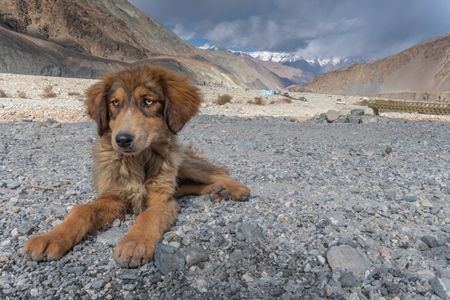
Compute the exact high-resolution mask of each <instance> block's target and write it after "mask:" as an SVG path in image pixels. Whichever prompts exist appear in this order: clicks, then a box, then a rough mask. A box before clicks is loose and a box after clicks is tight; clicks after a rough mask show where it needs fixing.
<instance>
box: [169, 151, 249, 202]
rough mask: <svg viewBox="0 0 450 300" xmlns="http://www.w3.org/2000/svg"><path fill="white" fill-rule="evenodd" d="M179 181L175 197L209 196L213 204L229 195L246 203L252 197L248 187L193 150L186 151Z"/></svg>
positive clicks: (179, 172)
mask: <svg viewBox="0 0 450 300" xmlns="http://www.w3.org/2000/svg"><path fill="white" fill-rule="evenodd" d="M178 179H179V180H180V182H181V184H180V186H179V187H178V190H177V191H176V192H175V197H181V196H184V195H205V194H209V195H210V199H211V201H212V202H219V201H221V200H222V199H226V198H227V196H228V195H229V197H230V198H231V200H233V201H244V200H247V199H248V198H249V196H250V189H249V188H248V187H247V186H246V185H244V184H242V183H240V182H238V181H236V180H234V179H233V178H231V176H230V175H229V174H228V171H227V170H226V169H225V168H222V167H218V166H214V165H212V164H210V163H209V162H207V161H206V160H205V159H203V158H201V157H200V155H199V154H198V153H196V152H194V151H193V150H192V149H188V150H187V151H186V156H185V158H184V160H183V162H182V164H181V166H180V168H179V170H178ZM185 182H189V183H185Z"/></svg>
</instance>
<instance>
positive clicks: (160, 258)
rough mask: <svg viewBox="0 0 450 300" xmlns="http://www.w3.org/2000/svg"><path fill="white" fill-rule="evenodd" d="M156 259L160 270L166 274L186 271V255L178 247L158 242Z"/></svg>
mask: <svg viewBox="0 0 450 300" xmlns="http://www.w3.org/2000/svg"><path fill="white" fill-rule="evenodd" d="M154 261H155V265H156V267H157V268H158V270H159V271H161V273H163V274H164V275H165V274H168V273H170V272H174V271H180V272H184V268H185V261H184V256H183V254H182V253H181V250H180V249H178V248H175V247H172V246H169V245H165V244H161V243H158V244H156V247H155V257H154Z"/></svg>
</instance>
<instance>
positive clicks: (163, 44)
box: [0, 0, 284, 89]
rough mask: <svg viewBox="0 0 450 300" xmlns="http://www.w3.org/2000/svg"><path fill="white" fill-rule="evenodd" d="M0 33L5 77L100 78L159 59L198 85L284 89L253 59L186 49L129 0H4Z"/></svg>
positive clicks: (0, 61) (0, 5) (0, 68)
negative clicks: (110, 72)
mask: <svg viewBox="0 0 450 300" xmlns="http://www.w3.org/2000/svg"><path fill="white" fill-rule="evenodd" d="M0 28H1V30H0V54H1V55H0V72H10V73H22V74H41V75H55V76H78V77H97V76H98V74H99V73H101V72H106V71H110V70H112V69H116V68H118V67H119V66H122V65H127V64H130V63H139V62H143V61H155V62H158V63H159V64H161V65H165V66H167V67H174V68H175V69H177V70H179V71H180V70H181V71H182V72H184V73H185V74H186V75H189V76H190V77H191V79H192V81H194V82H195V83H199V84H200V83H202V84H210V85H220V86H225V87H231V88H236V87H254V88H270V89H275V88H282V87H283V86H284V84H283V80H282V79H281V78H280V77H279V76H277V75H276V74H275V73H273V72H271V71H269V70H268V69H266V68H264V67H263V66H260V65H257V64H255V63H254V62H253V61H252V60H250V59H246V58H244V59H242V58H237V57H236V56H235V55H233V54H231V53H227V52H225V51H214V52H212V53H210V52H209V51H205V50H201V49H196V48H195V47H193V46H190V45H188V44H187V43H186V42H184V41H183V40H182V39H181V38H179V37H178V36H177V35H176V34H175V33H173V32H172V31H171V30H169V29H167V28H166V27H164V26H163V25H161V24H160V23H159V22H157V21H156V20H154V19H152V18H151V17H149V16H147V15H146V14H144V13H143V12H141V11H140V10H138V9H137V8H135V7H134V6H132V5H131V4H130V3H129V2H128V1H127V0H58V1H54V0H39V1H37V0H34V1H24V0H4V1H2V2H1V3H0ZM10 41H12V42H10Z"/></svg>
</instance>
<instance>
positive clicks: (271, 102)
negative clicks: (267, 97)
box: [269, 100, 277, 104]
mask: <svg viewBox="0 0 450 300" xmlns="http://www.w3.org/2000/svg"><path fill="white" fill-rule="evenodd" d="M275 103H277V101H275V100H272V101H270V102H269V104H275Z"/></svg>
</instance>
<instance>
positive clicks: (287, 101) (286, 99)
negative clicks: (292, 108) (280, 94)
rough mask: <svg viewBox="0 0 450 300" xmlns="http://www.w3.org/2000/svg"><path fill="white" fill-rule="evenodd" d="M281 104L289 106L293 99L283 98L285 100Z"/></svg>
mask: <svg viewBox="0 0 450 300" xmlns="http://www.w3.org/2000/svg"><path fill="white" fill-rule="evenodd" d="M281 103H287V104H289V103H292V99H291V98H283V99H281Z"/></svg>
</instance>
